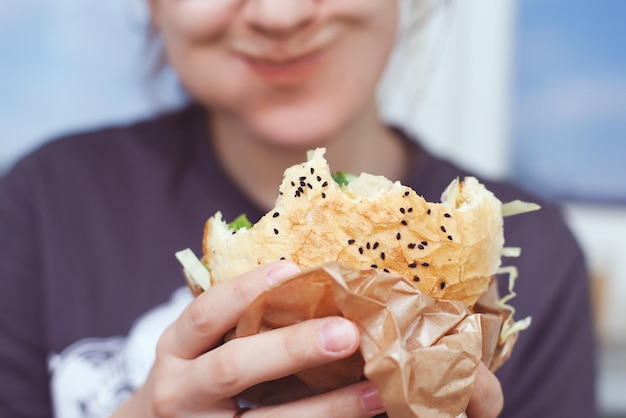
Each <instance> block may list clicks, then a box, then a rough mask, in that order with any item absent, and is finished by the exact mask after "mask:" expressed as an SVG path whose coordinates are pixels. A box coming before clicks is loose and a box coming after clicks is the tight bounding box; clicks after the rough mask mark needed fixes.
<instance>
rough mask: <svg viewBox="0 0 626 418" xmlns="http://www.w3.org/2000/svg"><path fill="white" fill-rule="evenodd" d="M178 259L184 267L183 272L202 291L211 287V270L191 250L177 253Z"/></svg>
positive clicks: (187, 249)
mask: <svg viewBox="0 0 626 418" xmlns="http://www.w3.org/2000/svg"><path fill="white" fill-rule="evenodd" d="M176 258H177V259H178V261H179V262H180V264H181V265H182V266H183V270H184V273H185V275H186V276H187V278H188V279H189V280H190V281H191V282H192V283H193V284H196V285H198V286H200V288H201V289H202V290H207V289H209V288H210V287H211V274H210V273H209V269H208V267H207V266H205V265H204V263H203V262H202V261H200V260H199V259H198V257H196V255H195V254H194V253H193V251H192V250H191V249H190V248H186V249H184V250H181V251H178V252H176Z"/></svg>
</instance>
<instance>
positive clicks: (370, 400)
mask: <svg viewBox="0 0 626 418" xmlns="http://www.w3.org/2000/svg"><path fill="white" fill-rule="evenodd" d="M361 402H363V407H364V408H365V410H366V411H371V412H375V411H379V412H383V411H384V408H383V404H382V402H381V401H380V393H379V392H378V389H376V388H375V387H374V386H369V387H367V388H365V389H364V390H363V392H361Z"/></svg>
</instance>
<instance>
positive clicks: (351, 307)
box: [234, 263, 517, 418]
mask: <svg viewBox="0 0 626 418" xmlns="http://www.w3.org/2000/svg"><path fill="white" fill-rule="evenodd" d="M497 300H498V295H497V289H496V286H495V281H494V283H492V286H491V287H490V289H489V291H488V292H487V293H486V294H485V295H484V296H483V297H482V298H481V299H480V300H479V302H478V303H477V304H476V305H475V307H474V309H473V311H470V310H469V309H468V308H467V307H466V306H465V305H464V304H463V303H462V302H458V301H449V300H437V299H433V298H431V297H429V296H427V295H426V294H424V293H422V292H421V291H420V290H419V289H418V288H417V287H415V286H414V285H412V284H411V283H409V282H408V281H406V280H404V279H402V278H399V277H396V276H393V275H390V274H386V273H383V272H380V271H376V270H362V271H356V270H352V269H350V268H347V267H345V266H343V265H341V264H338V263H330V264H327V265H324V266H322V267H320V268H317V269H313V270H309V271H306V272H303V273H302V274H300V275H297V276H295V277H293V278H291V279H288V280H285V281H283V282H281V283H278V284H277V285H275V286H274V287H272V288H270V289H268V290H267V291H266V292H264V293H263V294H261V295H260V296H259V297H258V298H257V299H256V300H255V301H254V302H253V303H252V304H251V305H250V307H249V308H248V310H247V311H246V312H245V313H244V315H243V316H242V318H241V320H240V322H239V324H238V325H237V328H236V330H235V334H234V337H244V336H248V335H253V334H257V333H259V332H264V331H267V330H270V329H274V328H280V327H284V326H288V325H292V324H295V323H298V322H301V321H305V320H307V319H311V318H320V317H326V316H333V315H340V316H344V317H346V318H348V319H350V320H352V321H353V322H354V323H355V324H356V325H357V327H358V328H359V330H360V332H361V343H360V347H359V351H357V352H356V353H355V354H354V355H352V356H351V357H349V358H347V359H343V360H340V361H336V362H333V363H330V364H326V365H323V366H320V367H315V368H313V369H309V370H304V371H302V372H300V373H298V374H297V375H296V376H289V377H287V378H285V379H280V380H277V381H273V382H266V383H263V384H260V385H257V386H255V387H253V388H251V389H249V390H247V391H246V392H245V393H243V394H241V396H242V397H243V398H244V399H246V401H247V402H251V403H257V404H267V403H275V402H282V401H285V400H288V399H297V398H300V397H304V396H308V395H310V394H312V393H322V392H326V391H329V390H333V389H336V388H339V387H342V386H346V385H349V384H352V383H356V382H358V381H360V380H363V379H369V380H370V381H371V382H373V383H374V385H376V387H377V388H378V390H379V392H380V395H381V399H382V402H383V405H384V407H385V409H386V411H387V414H388V416H389V417H391V418H406V417H426V416H437V417H462V416H465V409H466V406H467V403H468V402H469V399H470V396H471V394H472V387H473V384H474V380H475V377H476V372H477V367H478V363H479V361H483V362H484V363H485V364H486V365H487V366H488V367H489V368H490V369H491V370H495V369H497V368H498V367H499V366H500V365H502V363H504V361H506V359H507V358H508V357H509V355H510V353H511V350H512V349H513V345H514V344H515V340H516V337H517V334H514V335H512V336H511V337H510V338H508V339H507V340H506V341H504V342H501V341H499V335H500V329H501V327H502V324H503V323H504V321H507V320H511V318H509V312H508V311H506V310H503V309H501V308H499V307H498V306H497V304H496V302H497Z"/></svg>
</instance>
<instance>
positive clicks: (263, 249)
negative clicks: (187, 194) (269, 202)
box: [203, 149, 504, 306]
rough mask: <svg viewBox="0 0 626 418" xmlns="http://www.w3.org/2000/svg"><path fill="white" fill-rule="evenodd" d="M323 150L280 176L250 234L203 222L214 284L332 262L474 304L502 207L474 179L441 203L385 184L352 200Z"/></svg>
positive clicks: (493, 255) (498, 236) (494, 249)
mask: <svg viewBox="0 0 626 418" xmlns="http://www.w3.org/2000/svg"><path fill="white" fill-rule="evenodd" d="M324 151H325V150H324V149H318V150H316V151H315V153H314V155H313V157H312V158H311V159H310V160H309V161H308V162H306V163H302V164H298V165H295V166H293V167H290V168H289V169H287V170H286V171H285V175H284V178H283V182H282V184H281V186H280V194H279V197H278V199H277V200H276V206H275V208H274V209H273V210H271V211H270V212H268V213H267V214H266V215H265V216H264V217H262V218H261V219H260V220H259V222H257V224H255V225H254V227H253V228H252V229H250V230H240V231H238V232H237V233H234V234H233V233H232V231H230V230H229V229H228V226H227V224H226V223H225V222H224V221H223V220H222V216H221V214H220V213H217V214H216V215H215V216H213V217H211V218H210V219H209V220H208V221H207V223H206V225H205V231H204V239H203V245H204V260H203V261H204V262H205V263H206V264H207V265H208V267H209V269H210V271H211V280H212V281H213V282H214V283H215V282H220V281H224V280H228V279H230V278H232V277H235V276H237V275H239V274H242V273H244V272H246V271H248V270H250V269H252V268H254V267H256V266H258V265H261V264H263V263H266V262H269V261H272V260H277V259H287V260H292V261H294V262H295V263H297V264H298V265H300V266H301V267H302V268H303V269H308V268H312V267H316V266H319V265H321V264H324V263H326V262H330V261H339V262H341V263H344V264H346V265H348V266H350V267H352V268H356V269H369V268H376V269H380V270H386V271H389V272H391V273H393V274H397V275H399V276H401V277H403V278H405V279H406V280H408V281H410V282H411V283H413V284H415V285H416V286H417V287H419V288H420V290H422V291H423V292H425V293H427V294H428V295H430V296H431V297H434V298H439V299H455V300H461V301H463V302H464V303H465V304H466V305H468V306H472V305H473V304H474V303H475V302H476V300H477V299H478V298H479V296H480V295H481V294H482V293H483V292H484V291H485V290H486V289H487V287H488V285H489V281H490V278H491V276H492V275H493V274H495V273H496V271H497V269H498V267H499V266H500V255H501V251H502V247H503V244H504V238H503V231H502V215H501V207H500V205H501V204H500V201H499V200H498V199H496V198H495V197H494V196H493V194H492V193H491V192H489V191H488V190H486V189H485V188H484V186H482V185H481V184H480V183H478V181H477V180H476V179H474V178H471V177H470V178H467V179H465V180H464V182H462V183H460V182H458V181H456V180H455V181H453V182H452V183H451V185H450V186H449V187H448V188H447V189H446V191H445V192H444V195H443V196H442V200H443V203H430V202H427V201H425V200H424V199H423V198H422V197H421V196H419V195H418V194H417V193H416V192H415V191H413V190H412V189H411V188H409V187H407V186H404V185H402V184H400V183H399V182H395V183H391V182H389V181H388V180H386V179H384V181H382V183H379V184H378V186H380V184H382V188H381V190H379V191H378V193H377V194H376V195H375V196H370V197H367V196H362V195H358V194H355V193H357V191H354V190H350V189H348V190H345V189H342V188H341V187H340V186H338V185H337V184H336V183H335V182H334V181H333V179H332V176H331V172H330V169H329V167H328V163H327V162H326V160H325V159H324V157H323V155H324ZM364 176H369V175H361V180H363V179H364ZM370 177H372V178H373V176H370ZM365 180H368V181H369V180H371V181H374V182H376V181H379V180H381V178H373V179H369V178H365ZM363 183H364V184H365V185H366V186H367V184H368V183H367V181H364V182H363V181H362V182H361V184H363ZM355 184H358V182H357V183H355Z"/></svg>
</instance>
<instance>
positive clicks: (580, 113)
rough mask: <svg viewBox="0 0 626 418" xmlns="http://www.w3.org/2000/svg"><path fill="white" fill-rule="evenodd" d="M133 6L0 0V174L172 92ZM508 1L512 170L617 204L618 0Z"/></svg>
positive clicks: (620, 106)
mask: <svg viewBox="0 0 626 418" xmlns="http://www.w3.org/2000/svg"><path fill="white" fill-rule="evenodd" d="M460 1H461V0H460ZM462 1H466V0H462ZM143 5H145V1H144V0H107V1H95V0H92V1H89V0H2V1H0V98H4V99H3V100H0V127H2V131H1V133H0V173H2V172H3V170H5V169H7V168H8V167H9V166H10V164H11V163H12V162H13V161H14V160H15V159H16V158H18V157H19V156H21V155H23V154H24V153H25V152H27V151H28V150H30V149H32V148H33V147H35V146H37V145H38V144H40V143H41V142H42V141H44V140H45V139H49V138H51V137H54V136H58V135H61V134H64V133H67V132H72V131H76V130H81V129H86V128H94V127H98V126H102V125H106V124H109V123H112V122H115V123H120V122H122V123H123V122H125V121H130V120H134V119H136V118H138V117H143V116H145V115H147V114H150V113H154V112H155V111H158V110H160V109H163V108H167V107H171V106H175V105H177V104H178V103H180V102H181V101H182V95H181V94H180V91H179V90H178V86H177V84H176V80H175V79H174V77H173V76H171V74H170V75H169V76H168V74H166V75H165V77H164V78H162V79H160V80H158V82H157V83H154V84H150V83H147V82H146V81H145V80H146V73H147V71H149V68H150V67H149V65H147V62H146V61H145V59H143V57H144V56H145V54H144V49H145V48H146V43H145V33H146V13H145V9H143V7H144V6H143ZM517 5H518V7H517V9H518V15H517V19H516V28H515V35H516V36H515V39H516V41H515V48H514V49H513V56H514V63H513V64H514V65H513V68H514V77H513V81H514V84H513V86H512V92H513V97H512V109H513V114H512V126H511V136H510V140H511V141H512V146H511V149H512V153H511V155H512V157H511V158H512V168H511V173H512V176H513V179H514V180H515V181H517V182H519V183H520V184H522V185H524V186H526V187H527V188H530V189H532V190H533V191H537V192H540V193H543V194H546V195H550V196H552V197H557V198H560V199H574V200H580V199H582V200H595V201H603V202H620V203H626V181H624V180H623V179H624V178H626V164H625V163H624V160H625V159H626V29H624V28H625V27H626V25H625V24H624V23H623V22H624V21H626V1H625V0H518V1H517ZM6 98H8V100H7V99H6Z"/></svg>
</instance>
